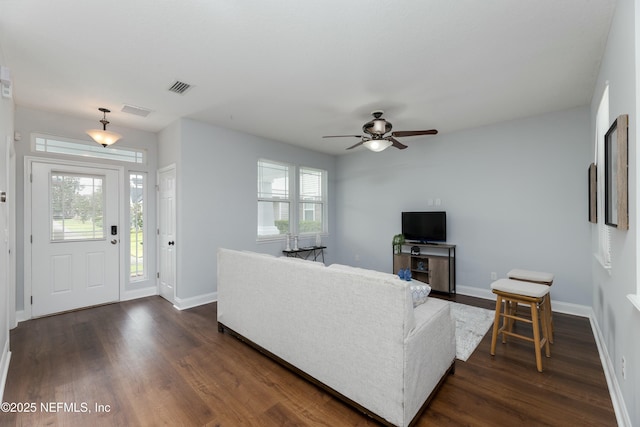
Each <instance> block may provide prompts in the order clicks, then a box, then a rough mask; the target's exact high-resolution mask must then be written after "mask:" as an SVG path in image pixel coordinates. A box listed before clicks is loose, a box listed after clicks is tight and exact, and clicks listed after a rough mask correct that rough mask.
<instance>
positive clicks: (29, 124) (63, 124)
mask: <svg viewBox="0 0 640 427" xmlns="http://www.w3.org/2000/svg"><path fill="white" fill-rule="evenodd" d="M98 114H99V112H98V111H97V110H96V118H95V120H86V119H81V118H77V117H70V116H65V115H62V114H55V113H51V112H44V111H39V110H33V109H29V108H23V107H18V108H16V114H15V130H16V131H17V132H20V133H21V135H22V141H20V142H19V143H16V157H17V164H16V169H17V170H16V181H17V189H16V193H17V195H18V200H17V215H16V216H17V253H18V254H19V256H18V259H17V286H16V310H17V311H20V310H23V309H24V256H23V254H24V253H25V252H24V251H25V247H24V224H25V220H29V218H30V217H29V215H30V213H28V212H24V188H25V187H24V157H25V156H31V157H46V158H50V159H55V158H65V159H69V157H66V156H65V157H63V156H56V155H53V154H49V153H36V152H31V149H30V146H31V134H32V133H34V132H35V133H43V134H47V135H54V136H60V137H66V138H72V139H79V140H90V138H89V136H88V135H87V134H86V133H85V131H86V130H87V129H93V128H95V127H96V124H98V125H99V123H98V119H99V118H100V117H99V115H98ZM110 120H111V122H112V125H110V126H109V130H112V131H114V132H118V133H120V134H121V135H123V138H122V141H121V142H119V144H121V145H123V146H126V147H132V148H142V149H145V150H147V164H146V165H138V164H127V165H123V166H124V168H125V176H126V174H127V173H128V172H129V171H136V172H147V174H148V189H147V197H148V200H147V209H148V215H147V223H148V226H149V233H148V235H147V239H148V240H147V241H146V242H145V247H148V248H151V250H150V253H148V254H146V255H147V257H148V264H147V270H148V279H147V280H144V281H138V282H134V283H128V282H127V283H125V292H129V291H130V292H131V293H132V294H133V295H135V292H136V291H140V290H142V289H145V288H149V287H155V286H156V278H155V271H156V262H155V259H156V254H155V249H154V248H155V246H156V235H155V233H153V230H155V228H156V225H155V224H156V216H155V206H156V192H155V191H154V188H155V185H156V174H155V171H156V168H157V164H156V161H157V158H158V154H157V136H156V134H154V133H151V132H144V131H140V130H136V129H130V128H124V127H119V126H116V125H114V122H117V120H116V119H114V118H113V117H111V119H110ZM75 160H78V159H75ZM89 162H91V163H106V164H112V162H110V161H108V160H100V159H90V160H89ZM128 197H129V193H128V186H126V191H125V194H123V203H126V205H128V203H129V202H128V200H129V199H128ZM126 205H125V206H126ZM127 218H128V216H127ZM27 249H28V248H27ZM121 298H125V296H124V295H121Z"/></svg>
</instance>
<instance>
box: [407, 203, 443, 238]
mask: <svg viewBox="0 0 640 427" xmlns="http://www.w3.org/2000/svg"><path fill="white" fill-rule="evenodd" d="M402 234H404V238H405V239H406V240H413V241H418V242H423V243H426V242H446V241H447V213H446V212H442V211H436V212H402Z"/></svg>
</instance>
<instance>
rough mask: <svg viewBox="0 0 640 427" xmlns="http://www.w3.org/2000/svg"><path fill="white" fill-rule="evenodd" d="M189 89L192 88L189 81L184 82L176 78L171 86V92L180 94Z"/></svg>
mask: <svg viewBox="0 0 640 427" xmlns="http://www.w3.org/2000/svg"><path fill="white" fill-rule="evenodd" d="M189 89H191V85H190V84H189V83H184V82H181V81H180V80H176V81H175V82H174V83H173V84H172V85H171V87H170V88H169V92H175V93H177V94H179V95H183V94H184V93H185V92H186V91H188V90H189Z"/></svg>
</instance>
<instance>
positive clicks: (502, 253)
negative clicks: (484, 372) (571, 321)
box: [336, 108, 592, 306]
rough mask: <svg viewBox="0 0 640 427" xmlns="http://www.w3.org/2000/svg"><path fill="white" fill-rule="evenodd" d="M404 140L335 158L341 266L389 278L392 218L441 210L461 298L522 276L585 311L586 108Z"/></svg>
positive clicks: (395, 227) (395, 228)
mask: <svg viewBox="0 0 640 427" xmlns="http://www.w3.org/2000/svg"><path fill="white" fill-rule="evenodd" d="M403 141H405V142H406V144H407V145H409V148H407V149H406V150H402V151H401V150H396V149H394V148H389V149H387V150H385V151H383V152H382V153H371V152H368V151H362V152H359V153H354V154H349V155H346V156H341V157H339V158H338V176H337V180H338V182H337V190H338V199H337V205H338V207H339V209H338V217H337V226H338V228H337V235H338V241H337V244H336V247H337V249H338V256H337V258H338V259H339V260H341V261H342V262H345V263H351V264H354V265H359V266H362V267H365V268H372V269H376V270H381V271H389V272H390V271H391V270H392V248H391V239H392V236H393V235H394V234H397V233H400V231H401V223H400V213H401V212H402V211H412V210H415V211H421V210H445V211H446V212H447V234H448V235H447V240H448V242H450V243H453V244H456V245H457V252H456V253H457V275H458V276H457V279H458V280H457V284H458V286H459V289H463V290H464V292H465V293H472V294H473V293H474V292H475V291H476V290H477V291H479V293H483V292H484V293H486V294H488V295H490V294H489V292H488V289H489V284H490V282H491V280H490V277H491V272H496V273H497V275H498V277H504V276H505V275H506V273H507V271H509V270H510V269H512V268H514V267H521V268H526V269H532V270H541V271H550V272H553V273H555V275H556V280H555V282H554V285H553V298H554V301H564V302H567V303H573V304H579V305H585V306H591V298H592V292H591V277H590V273H591V272H590V269H589V267H588V266H589V265H590V259H591V258H590V234H589V225H588V222H587V210H586V208H587V187H586V184H587V165H588V164H589V163H590V161H591V156H592V150H591V147H592V143H591V139H590V136H589V110H588V109H587V108H577V109H573V110H569V111H562V112H557V113H552V114H546V115H542V116H538V117H531V118H527V119H522V120H516V121H510V122H505V123H500V124H496V125H492V126H485V127H481V128H476V129H471V130H467V131H461V132H455V133H450V134H441V135H437V136H434V137H426V138H406V139H404V140H403ZM437 199H440V201H441V205H440V206H436V205H435V203H436V200H437ZM430 201H431V202H433V204H432V205H430V203H431V202H430ZM465 288H467V289H465Z"/></svg>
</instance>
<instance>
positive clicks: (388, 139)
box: [323, 110, 438, 152]
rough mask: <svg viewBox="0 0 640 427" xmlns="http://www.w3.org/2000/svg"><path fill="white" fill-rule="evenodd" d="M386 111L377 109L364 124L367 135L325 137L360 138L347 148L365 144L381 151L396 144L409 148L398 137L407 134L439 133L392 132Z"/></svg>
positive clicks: (422, 131)
mask: <svg viewBox="0 0 640 427" xmlns="http://www.w3.org/2000/svg"><path fill="white" fill-rule="evenodd" d="M383 114H384V111H382V110H376V111H373V112H372V113H371V115H373V120H371V121H369V122H367V123H365V124H364V125H363V126H362V131H363V132H364V133H365V134H367V135H368V136H367V135H326V136H323V138H352V137H356V138H360V142H358V143H357V144H354V145H352V146H351V147H348V148H347V150H351V149H352V148H356V147H359V146H361V145H364V146H365V147H367V148H368V149H369V150H371V151H375V152H380V151H383V150H385V149H386V148H388V147H390V146H392V145H393V146H394V147H396V148H397V149H399V150H404V149H405V148H407V146H406V145H404V144H403V143H401V142H400V141H398V140H397V139H396V138H402V137H405V136H419V135H435V134H437V133H438V131H437V130H435V129H430V130H408V131H399V132H391V129H392V128H393V126H392V125H391V122H388V121H387V120H385V119H384V118H383V117H382V115H383ZM389 132H391V135H388V136H384V135H385V134H387V133H389Z"/></svg>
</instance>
